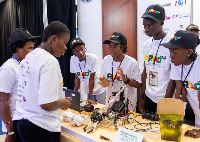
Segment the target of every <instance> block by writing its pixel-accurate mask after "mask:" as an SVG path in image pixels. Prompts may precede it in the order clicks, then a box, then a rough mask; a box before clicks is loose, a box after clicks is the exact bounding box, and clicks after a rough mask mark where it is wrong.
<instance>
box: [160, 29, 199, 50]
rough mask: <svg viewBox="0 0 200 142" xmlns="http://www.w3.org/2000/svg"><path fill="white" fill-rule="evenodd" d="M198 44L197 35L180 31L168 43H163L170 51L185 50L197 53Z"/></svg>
mask: <svg viewBox="0 0 200 142" xmlns="http://www.w3.org/2000/svg"><path fill="white" fill-rule="evenodd" d="M198 44H199V37H198V36H197V35H196V34H194V33H193V32H190V31H182V30H179V31H177V32H176V33H175V35H174V37H173V38H172V39H171V40H170V41H169V42H168V43H163V44H162V45H163V46H164V47H166V48H169V49H178V48H185V49H192V50H193V51H195V49H196V47H197V45H198Z"/></svg>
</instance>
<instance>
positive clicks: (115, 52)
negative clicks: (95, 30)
mask: <svg viewBox="0 0 200 142" xmlns="http://www.w3.org/2000/svg"><path fill="white" fill-rule="evenodd" d="M123 48H124V47H123V46H122V44H120V43H113V42H110V43H109V52H110V55H111V56H112V57H113V58H116V57H117V56H119V55H120V54H123Z"/></svg>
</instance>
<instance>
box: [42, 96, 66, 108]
mask: <svg viewBox="0 0 200 142" xmlns="http://www.w3.org/2000/svg"><path fill="white" fill-rule="evenodd" d="M40 106H41V108H42V109H44V110H46V111H54V110H57V109H60V108H62V109H64V110H66V109H68V108H69V106H70V101H69V100H68V99H61V100H58V101H55V102H52V103H48V104H42V105H40Z"/></svg>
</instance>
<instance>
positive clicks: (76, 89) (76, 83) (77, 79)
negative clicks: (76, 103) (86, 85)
mask: <svg viewBox="0 0 200 142" xmlns="http://www.w3.org/2000/svg"><path fill="white" fill-rule="evenodd" d="M79 87H80V79H79V78H78V76H77V74H76V73H75V82H74V90H75V91H78V89H79Z"/></svg>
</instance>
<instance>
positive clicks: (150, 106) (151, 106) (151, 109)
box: [144, 95, 157, 114]
mask: <svg viewBox="0 0 200 142" xmlns="http://www.w3.org/2000/svg"><path fill="white" fill-rule="evenodd" d="M144 99H145V112H146V113H154V114H155V112H156V111H157V103H154V102H153V101H152V100H151V99H150V98H149V97H147V96H146V95H145V98H144Z"/></svg>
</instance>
